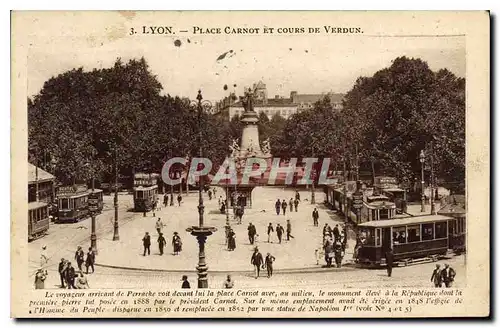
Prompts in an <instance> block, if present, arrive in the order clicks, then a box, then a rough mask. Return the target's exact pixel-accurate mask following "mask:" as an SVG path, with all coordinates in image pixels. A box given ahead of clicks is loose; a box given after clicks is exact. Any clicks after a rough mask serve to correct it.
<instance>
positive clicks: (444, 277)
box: [431, 264, 456, 288]
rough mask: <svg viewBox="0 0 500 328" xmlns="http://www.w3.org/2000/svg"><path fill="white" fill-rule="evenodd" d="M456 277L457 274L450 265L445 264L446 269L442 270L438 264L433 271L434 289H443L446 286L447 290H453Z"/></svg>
mask: <svg viewBox="0 0 500 328" xmlns="http://www.w3.org/2000/svg"><path fill="white" fill-rule="evenodd" d="M455 276H456V272H455V270H454V269H453V268H452V267H450V265H449V264H445V265H444V269H441V266H440V265H439V264H436V268H435V269H434V271H432V275H431V281H432V282H433V283H434V287H437V288H441V287H443V284H444V286H445V287H446V288H451V287H453V282H454V281H455Z"/></svg>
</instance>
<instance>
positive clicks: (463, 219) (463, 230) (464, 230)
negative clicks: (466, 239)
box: [461, 218, 467, 233]
mask: <svg viewBox="0 0 500 328" xmlns="http://www.w3.org/2000/svg"><path fill="white" fill-rule="evenodd" d="M461 220H462V233H465V232H466V231H467V228H466V227H465V222H466V220H465V218H462V219H461Z"/></svg>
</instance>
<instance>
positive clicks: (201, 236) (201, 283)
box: [186, 90, 217, 288]
mask: <svg viewBox="0 0 500 328" xmlns="http://www.w3.org/2000/svg"><path fill="white" fill-rule="evenodd" d="M196 99H197V100H198V102H191V103H190V107H191V108H192V109H196V110H197V111H198V143H199V156H200V158H202V157H203V146H202V137H203V136H202V131H201V119H202V112H203V110H205V111H207V110H209V109H210V108H211V107H212V104H211V103H210V102H209V101H206V100H205V101H203V102H202V100H203V97H202V96H201V90H199V91H198V96H197V97H196ZM198 185H199V189H198V195H199V199H198V226H192V227H189V228H187V229H186V231H187V232H190V233H191V234H192V235H193V236H195V237H196V239H197V240H198V246H199V251H198V266H197V267H196V270H197V271H198V288H208V278H207V271H208V266H207V264H206V262H205V242H206V240H207V237H208V236H210V235H211V234H212V233H214V232H215V231H217V229H216V228H215V227H208V226H204V222H203V212H204V209H205V206H204V205H203V179H202V177H201V176H200V177H199V183H198Z"/></svg>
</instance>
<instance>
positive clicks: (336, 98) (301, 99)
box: [293, 92, 344, 104]
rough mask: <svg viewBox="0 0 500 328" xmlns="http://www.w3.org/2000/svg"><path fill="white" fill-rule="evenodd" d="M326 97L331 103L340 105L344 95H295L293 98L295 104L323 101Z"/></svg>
mask: <svg viewBox="0 0 500 328" xmlns="http://www.w3.org/2000/svg"><path fill="white" fill-rule="evenodd" d="M326 96H328V97H329V98H330V101H331V102H332V103H340V102H342V99H344V94H342V93H331V92H329V93H322V94H296V95H294V97H293V100H294V103H295V104H300V103H315V102H317V101H318V100H321V99H323V98H324V97H326Z"/></svg>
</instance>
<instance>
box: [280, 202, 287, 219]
mask: <svg viewBox="0 0 500 328" xmlns="http://www.w3.org/2000/svg"><path fill="white" fill-rule="evenodd" d="M286 206H287V205H286V200H284V199H283V200H282V201H281V209H282V210H283V215H285V214H286Z"/></svg>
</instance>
